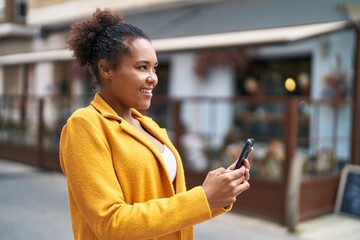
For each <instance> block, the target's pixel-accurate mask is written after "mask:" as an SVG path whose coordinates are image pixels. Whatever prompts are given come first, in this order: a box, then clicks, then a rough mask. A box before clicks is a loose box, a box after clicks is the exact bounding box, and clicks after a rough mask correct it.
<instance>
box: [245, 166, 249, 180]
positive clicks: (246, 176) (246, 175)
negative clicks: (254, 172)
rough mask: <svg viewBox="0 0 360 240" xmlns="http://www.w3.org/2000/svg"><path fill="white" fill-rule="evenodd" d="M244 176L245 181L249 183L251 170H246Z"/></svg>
mask: <svg viewBox="0 0 360 240" xmlns="http://www.w3.org/2000/svg"><path fill="white" fill-rule="evenodd" d="M244 176H245V180H246V181H249V180H250V170H249V169H246V170H245V174H244Z"/></svg>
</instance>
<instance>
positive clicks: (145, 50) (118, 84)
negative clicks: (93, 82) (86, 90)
mask: <svg viewBox="0 0 360 240" xmlns="http://www.w3.org/2000/svg"><path fill="white" fill-rule="evenodd" d="M130 48H131V54H127V55H123V56H122V57H121V60H120V64H119V65H118V66H117V68H116V69H113V70H110V71H109V72H110V74H109V79H106V80H105V82H104V83H105V84H104V85H103V88H102V90H101V92H100V93H101V95H102V96H103V97H104V98H105V100H106V101H107V102H108V104H109V105H110V106H111V107H113V108H114V110H115V111H116V112H118V114H119V112H123V111H127V110H129V109H130V108H135V109H139V110H144V109H148V108H149V107H150V104H151V98H152V96H153V94H152V91H153V89H154V87H155V86H156V84H157V82H158V78H157V75H156V71H155V70H156V67H157V65H158V62H157V57H156V53H155V49H154V48H153V46H152V44H151V42H150V41H149V40H147V39H142V38H140V39H136V40H134V41H133V42H132V45H131V47H130Z"/></svg>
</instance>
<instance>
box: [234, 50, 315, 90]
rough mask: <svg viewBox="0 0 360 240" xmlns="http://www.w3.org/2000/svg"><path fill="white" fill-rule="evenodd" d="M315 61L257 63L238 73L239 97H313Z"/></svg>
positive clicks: (289, 60) (264, 60)
mask: <svg viewBox="0 0 360 240" xmlns="http://www.w3.org/2000/svg"><path fill="white" fill-rule="evenodd" d="M310 74H311V58H310V56H309V57H298V58H286V59H258V60H253V61H251V63H250V64H249V65H248V66H247V67H246V69H238V70H237V94H238V95H241V96H244V95H247V96H254V95H262V96H309V93H310Z"/></svg>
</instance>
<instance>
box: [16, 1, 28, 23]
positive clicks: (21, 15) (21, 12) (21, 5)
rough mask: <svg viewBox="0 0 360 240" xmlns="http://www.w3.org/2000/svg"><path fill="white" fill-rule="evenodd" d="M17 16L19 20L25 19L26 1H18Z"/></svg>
mask: <svg viewBox="0 0 360 240" xmlns="http://www.w3.org/2000/svg"><path fill="white" fill-rule="evenodd" d="M15 16H16V18H17V19H21V20H23V19H25V17H26V0H16V2H15Z"/></svg>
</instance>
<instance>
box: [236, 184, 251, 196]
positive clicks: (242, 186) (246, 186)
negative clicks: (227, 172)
mask: <svg viewBox="0 0 360 240" xmlns="http://www.w3.org/2000/svg"><path fill="white" fill-rule="evenodd" d="M249 188H250V184H249V182H248V181H246V180H245V181H243V182H242V183H241V184H239V185H238V186H237V188H236V196H238V195H239V194H241V193H242V192H244V191H246V190H248V189H249Z"/></svg>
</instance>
